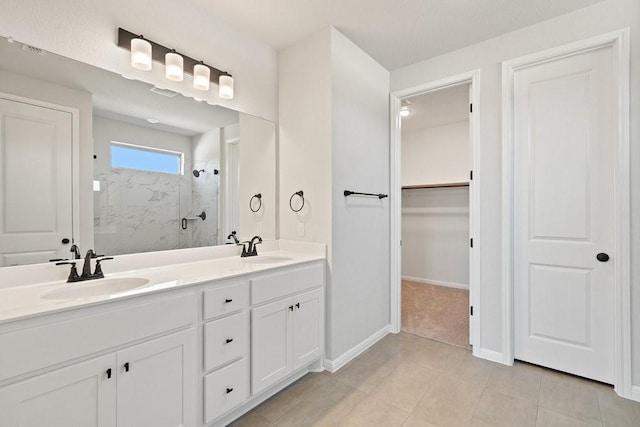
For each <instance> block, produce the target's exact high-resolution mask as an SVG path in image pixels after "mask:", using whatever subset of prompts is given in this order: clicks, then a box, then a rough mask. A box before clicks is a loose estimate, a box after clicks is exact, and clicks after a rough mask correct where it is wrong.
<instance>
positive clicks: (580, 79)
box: [513, 48, 617, 382]
mask: <svg viewBox="0 0 640 427" xmlns="http://www.w3.org/2000/svg"><path fill="white" fill-rule="evenodd" d="M612 64H613V56H612V49H611V48H602V49H599V50H594V51H591V52H586V53H581V54H578V55H574V56H569V57H564V58H560V59H556V60H553V61H550V62H546V63H541V64H537V65H532V66H530V67H527V68H522V69H519V70H516V71H515V72H514V82H513V84H514V98H513V102H514V116H513V117H514V168H513V169H514V313H515V316H514V333H515V357H516V358H517V359H521V360H525V361H528V362H531V363H535V364H539V365H543V366H548V367H551V368H554V369H558V370H561V371H565V372H570V373H573V374H577V375H581V376H584V377H588V378H593V379H596V380H599V381H604V382H612V381H613V372H614V363H613V355H614V342H613V337H614V296H615V294H614V291H615V289H614V264H615V254H614V253H613V249H614V243H615V242H614V236H615V221H614V199H613V197H614V173H615V170H614V166H615V164H614V159H615V150H616V145H615V141H616V140H617V139H616V126H615V116H616V104H615V102H614V91H613V68H612ZM599 252H606V253H608V254H609V255H610V256H611V260H610V261H609V262H607V263H602V262H598V261H597V260H596V255H597V254H598V253H599Z"/></svg>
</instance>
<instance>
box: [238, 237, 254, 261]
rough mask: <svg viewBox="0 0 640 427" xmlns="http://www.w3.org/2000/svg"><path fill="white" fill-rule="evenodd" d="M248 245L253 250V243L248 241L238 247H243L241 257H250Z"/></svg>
mask: <svg viewBox="0 0 640 427" xmlns="http://www.w3.org/2000/svg"><path fill="white" fill-rule="evenodd" d="M247 245H249V248H251V242H250V241H248V240H247V241H246V242H242V243H238V246H242V253H241V254H240V257H242V258H244V257H246V256H249V251H250V250H251V249H249V250H247Z"/></svg>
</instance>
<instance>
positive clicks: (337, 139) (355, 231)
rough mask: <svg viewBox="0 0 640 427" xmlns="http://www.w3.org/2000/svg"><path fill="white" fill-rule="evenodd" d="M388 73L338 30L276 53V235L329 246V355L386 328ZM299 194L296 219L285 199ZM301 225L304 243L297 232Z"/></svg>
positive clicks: (317, 34)
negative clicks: (370, 194)
mask: <svg viewBox="0 0 640 427" xmlns="http://www.w3.org/2000/svg"><path fill="white" fill-rule="evenodd" d="M388 84H389V73H388V72H387V71H386V70H385V69H384V68H383V67H382V66H380V65H379V64H377V63H376V62H375V61H374V60H373V59H371V58H370V57H369V56H368V55H367V54H365V53H364V52H363V51H362V50H360V49H359V48H358V47H357V46H356V45H354V44H353V43H352V42H351V41H349V40H348V39H347V38H346V37H344V36H343V35H342V34H341V33H339V32H338V31H337V30H335V29H334V28H327V29H324V30H321V31H319V32H317V33H315V34H313V35H311V36H309V37H307V38H305V39H304V40H301V41H299V42H298V43H296V44H295V45H293V46H291V47H289V48H287V49H284V50H283V51H281V52H280V147H279V149H280V161H279V164H280V166H279V168H280V170H279V173H280V236H281V238H283V239H294V240H306V241H313V242H324V243H327V244H328V251H329V272H328V277H327V358H329V359H336V358H337V357H339V356H340V355H342V354H343V353H344V352H346V351H347V350H349V349H351V348H352V347H354V346H356V345H357V344H359V343H361V342H362V341H363V340H365V339H366V338H368V337H369V336H370V335H371V334H373V333H374V332H376V331H378V330H380V329H381V328H383V327H384V326H386V325H387V324H388V323H389V280H388V277H389V264H388V259H389V226H388V224H389V206H388V199H384V200H382V201H380V200H378V199H356V198H351V199H345V197H344V196H343V195H342V191H344V190H345V189H347V188H348V189H353V190H359V191H374V192H382V193H388V190H389V166H388V165H389V138H388V137H389V125H388V123H389V118H388V95H389V87H388ZM298 190H303V191H304V196H305V206H304V209H303V210H302V212H300V213H299V214H295V213H293V212H292V211H291V209H290V208H289V198H290V197H291V194H293V193H294V192H295V191H298ZM300 224H303V226H304V236H301V235H300V234H302V233H299V231H302V230H300V228H301V227H300Z"/></svg>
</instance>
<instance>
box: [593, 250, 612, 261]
mask: <svg viewBox="0 0 640 427" xmlns="http://www.w3.org/2000/svg"><path fill="white" fill-rule="evenodd" d="M596 259H597V260H598V261H600V262H607V261H609V255H607V254H605V253H604V252H600V253H599V254H598V255H596Z"/></svg>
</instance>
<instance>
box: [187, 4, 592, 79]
mask: <svg viewBox="0 0 640 427" xmlns="http://www.w3.org/2000/svg"><path fill="white" fill-rule="evenodd" d="M191 1H193V2H196V3H198V4H200V5H201V6H203V7H205V8H208V10H210V11H211V13H212V14H214V15H215V17H216V19H218V20H221V21H224V22H226V23H227V24H229V25H231V26H233V27H235V28H237V29H238V30H240V31H243V32H245V33H247V34H249V35H251V36H253V37H255V38H257V39H259V40H261V41H263V42H266V43H267V44H269V45H271V46H272V47H273V48H275V49H281V48H283V47H286V46H288V45H290V44H292V43H294V42H295V41H297V40H299V39H301V38H303V37H304V36H306V35H308V34H311V33H313V32H315V31H317V30H320V29H322V28H324V27H327V26H329V25H333V26H334V27H336V28H337V29H338V30H340V31H341V32H342V33H343V34H344V35H346V36H347V37H348V38H349V39H351V40H352V41H353V42H354V43H355V44H357V45H358V46H360V48H362V49H363V50H364V51H365V52H367V53H368V54H369V55H371V56H372V57H373V58H374V59H375V60H376V61H378V62H379V63H380V64H382V65H383V66H384V67H385V68H387V69H389V70H394V69H396V68H399V67H403V66H405V65H409V64H413V63H415V62H418V61H421V60H424V59H427V58H431V57H434V56H437V55H440V54H443V53H446V52H450V51H452V50H456V49H460V48H462V47H465V46H469V45H471V44H474V43H477V42H480V41H483V40H487V39H490V38H493V37H496V36H498V35H500V34H504V33H508V32H510V31H514V30H516V29H518V28H522V27H526V26H529V25H533V24H535V23H538V22H542V21H545V20H547V19H550V18H553V17H555V16H559V15H562V14H565V13H568V12H571V11H573V10H577V9H580V8H583V7H587V6H590V5H592V4H595V3H598V2H600V1H602V0H241V1H237V0H191Z"/></svg>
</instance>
